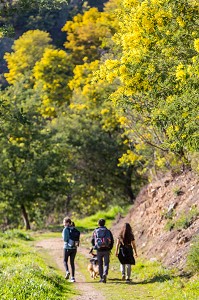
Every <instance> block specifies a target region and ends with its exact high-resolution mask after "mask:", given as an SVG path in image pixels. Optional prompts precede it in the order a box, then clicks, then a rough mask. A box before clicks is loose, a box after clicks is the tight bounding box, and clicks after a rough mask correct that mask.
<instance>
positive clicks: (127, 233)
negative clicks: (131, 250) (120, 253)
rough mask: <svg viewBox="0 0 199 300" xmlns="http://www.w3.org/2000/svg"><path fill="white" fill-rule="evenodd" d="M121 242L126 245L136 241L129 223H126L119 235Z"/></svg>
mask: <svg viewBox="0 0 199 300" xmlns="http://www.w3.org/2000/svg"><path fill="white" fill-rule="evenodd" d="M119 240H120V242H121V243H122V244H124V245H129V244H131V241H133V240H134V235H133V232H132V228H131V225H130V224H129V223H125V224H124V225H123V227H122V230H121V231H120V234H119Z"/></svg>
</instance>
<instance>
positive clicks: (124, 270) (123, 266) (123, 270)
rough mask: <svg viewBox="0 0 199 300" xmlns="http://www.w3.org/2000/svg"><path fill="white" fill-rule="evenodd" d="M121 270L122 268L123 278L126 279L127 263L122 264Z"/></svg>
mask: <svg viewBox="0 0 199 300" xmlns="http://www.w3.org/2000/svg"><path fill="white" fill-rule="evenodd" d="M120 270H121V273H122V280H125V277H126V275H125V274H126V265H122V264H121V265H120Z"/></svg>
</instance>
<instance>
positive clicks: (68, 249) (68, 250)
mask: <svg viewBox="0 0 199 300" xmlns="http://www.w3.org/2000/svg"><path fill="white" fill-rule="evenodd" d="M63 225H64V229H63V231H62V238H63V241H64V267H65V270H66V275H65V278H66V279H69V277H70V272H69V267H68V259H69V257H70V266H71V279H70V281H71V282H75V256H76V254H77V247H76V246H75V245H73V246H71V245H70V243H69V230H68V229H69V228H71V227H72V225H73V226H74V223H72V221H71V219H70V218H68V217H66V218H64V220H63Z"/></svg>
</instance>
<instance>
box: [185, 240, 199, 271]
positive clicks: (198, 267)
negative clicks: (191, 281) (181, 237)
mask: <svg viewBox="0 0 199 300" xmlns="http://www.w3.org/2000/svg"><path fill="white" fill-rule="evenodd" d="M187 267H188V269H189V270H191V272H193V273H199V235H197V237H196V238H195V240H194V242H193V244H192V246H191V248H190V252H189V255H188V257H187Z"/></svg>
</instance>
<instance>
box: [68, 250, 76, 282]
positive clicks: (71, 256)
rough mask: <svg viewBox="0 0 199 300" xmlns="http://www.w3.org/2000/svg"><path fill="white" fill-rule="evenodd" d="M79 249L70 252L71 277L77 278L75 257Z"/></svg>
mask: <svg viewBox="0 0 199 300" xmlns="http://www.w3.org/2000/svg"><path fill="white" fill-rule="evenodd" d="M76 253H77V249H72V250H70V265H71V275H72V276H71V277H72V278H75V256H76Z"/></svg>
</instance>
